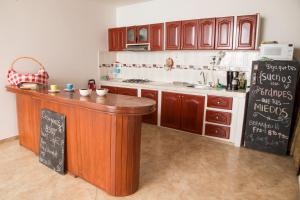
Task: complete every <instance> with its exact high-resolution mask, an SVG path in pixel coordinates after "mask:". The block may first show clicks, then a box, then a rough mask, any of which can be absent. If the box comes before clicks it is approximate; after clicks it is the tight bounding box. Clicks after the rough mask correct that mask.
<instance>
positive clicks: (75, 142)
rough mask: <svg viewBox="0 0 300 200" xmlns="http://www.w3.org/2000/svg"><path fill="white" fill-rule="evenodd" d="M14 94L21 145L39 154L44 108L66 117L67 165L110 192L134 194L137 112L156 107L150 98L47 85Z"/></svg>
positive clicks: (136, 182)
mask: <svg viewBox="0 0 300 200" xmlns="http://www.w3.org/2000/svg"><path fill="white" fill-rule="evenodd" d="M6 89H7V91H9V92H13V93H15V94H16V102H17V116H18V128H19V138H20V144H21V145H22V146H24V147H25V148H27V149H29V150H31V151H33V152H34V153H36V154H38V153H39V138H40V113H41V109H44V108H46V109H49V110H52V111H54V112H58V113H61V114H63V115H65V116H66V168H67V171H68V172H69V173H71V174H73V175H75V176H79V177H81V178H83V179H85V180H87V181H88V182H90V183H92V184H93V185H95V186H97V187H99V188H101V189H103V190H105V191H106V192H107V193H109V194H110V195H113V196H126V195H130V194H132V193H134V192H135V191H137V189H138V185H139V167H140V144H141V117H142V115H146V114H150V113H151V112H154V111H155V101H153V100H151V99H146V98H138V97H132V96H125V95H117V94H107V95H106V96H105V97H98V96H97V95H96V94H94V93H93V94H92V95H91V96H90V97H82V96H80V95H79V93H78V91H76V92H74V93H68V92H60V93H54V94H50V93H48V90H39V91H30V90H21V89H19V88H17V87H15V86H7V87H6Z"/></svg>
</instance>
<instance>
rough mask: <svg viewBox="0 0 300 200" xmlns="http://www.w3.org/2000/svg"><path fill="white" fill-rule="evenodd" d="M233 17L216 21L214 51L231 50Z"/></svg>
mask: <svg viewBox="0 0 300 200" xmlns="http://www.w3.org/2000/svg"><path fill="white" fill-rule="evenodd" d="M233 24H234V17H222V18H217V19H216V45H215V49H223V50H226V49H232V40H233Z"/></svg>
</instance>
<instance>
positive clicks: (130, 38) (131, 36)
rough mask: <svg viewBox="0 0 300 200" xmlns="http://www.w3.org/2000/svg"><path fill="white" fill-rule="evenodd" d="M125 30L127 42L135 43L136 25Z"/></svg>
mask: <svg viewBox="0 0 300 200" xmlns="http://www.w3.org/2000/svg"><path fill="white" fill-rule="evenodd" d="M126 31H127V44H135V43H136V41H137V35H136V26H129V27H127V29H126Z"/></svg>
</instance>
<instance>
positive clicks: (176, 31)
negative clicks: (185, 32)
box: [166, 21, 181, 50]
mask: <svg viewBox="0 0 300 200" xmlns="http://www.w3.org/2000/svg"><path fill="white" fill-rule="evenodd" d="M180 41H181V21H176V22H167V23H166V49H167V50H179V49H180V48H181V43H180Z"/></svg>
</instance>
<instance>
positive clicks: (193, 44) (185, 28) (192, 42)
mask: <svg viewBox="0 0 300 200" xmlns="http://www.w3.org/2000/svg"><path fill="white" fill-rule="evenodd" d="M197 29H198V20H186V21H182V23H181V49H197Z"/></svg>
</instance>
